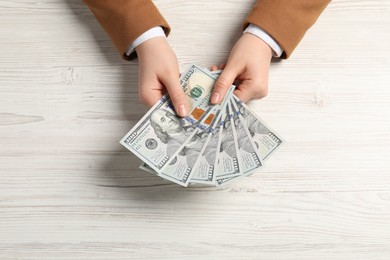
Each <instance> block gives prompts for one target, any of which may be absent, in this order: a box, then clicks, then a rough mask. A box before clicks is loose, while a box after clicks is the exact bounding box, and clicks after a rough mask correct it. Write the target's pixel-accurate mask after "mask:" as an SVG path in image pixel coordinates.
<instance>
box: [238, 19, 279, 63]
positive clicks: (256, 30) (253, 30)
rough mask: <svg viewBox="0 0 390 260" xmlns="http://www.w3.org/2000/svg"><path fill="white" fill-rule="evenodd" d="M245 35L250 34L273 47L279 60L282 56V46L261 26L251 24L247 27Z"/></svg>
mask: <svg viewBox="0 0 390 260" xmlns="http://www.w3.org/2000/svg"><path fill="white" fill-rule="evenodd" d="M244 33H250V34H253V35H255V36H257V37H259V38H260V39H262V40H263V41H264V42H265V43H267V44H268V46H269V47H271V49H272V51H273V55H274V57H278V58H279V57H280V56H281V55H282V53H283V49H282V48H281V47H280V45H279V44H278V43H277V42H276V41H275V40H274V39H273V38H272V37H271V36H270V35H269V34H268V33H267V32H266V31H264V30H263V29H261V28H260V27H259V26H257V25H254V24H249V25H248V27H246V29H245V31H244Z"/></svg>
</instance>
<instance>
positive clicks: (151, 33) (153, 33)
mask: <svg viewBox="0 0 390 260" xmlns="http://www.w3.org/2000/svg"><path fill="white" fill-rule="evenodd" d="M155 37H164V38H165V37H166V36H165V33H164V30H163V29H162V28H161V27H160V26H156V27H153V28H151V29H149V30H147V31H146V32H144V33H143V34H141V35H140V36H138V38H137V39H135V40H134V41H133V42H132V43H131V44H130V45H129V47H127V49H126V51H125V53H126V55H127V56H130V54H131V53H133V52H134V50H135V48H137V46H138V45H140V44H141V43H143V42H144V41H147V40H150V39H152V38H155Z"/></svg>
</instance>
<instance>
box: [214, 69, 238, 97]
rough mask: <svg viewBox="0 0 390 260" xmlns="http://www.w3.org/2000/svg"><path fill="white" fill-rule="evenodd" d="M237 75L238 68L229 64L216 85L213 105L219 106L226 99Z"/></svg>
mask: <svg viewBox="0 0 390 260" xmlns="http://www.w3.org/2000/svg"><path fill="white" fill-rule="evenodd" d="M237 75H238V68H237V66H235V65H231V63H230V64H229V63H228V64H227V65H226V67H225V69H224V70H223V71H222V73H221V75H220V76H219V77H218V79H217V81H216V82H215V84H214V91H213V94H212V96H211V103H212V104H217V103H219V102H221V101H222V100H223V99H224V97H225V95H226V92H227V90H228V89H229V87H230V86H231V85H232V84H233V82H234V80H235V79H236V77H237Z"/></svg>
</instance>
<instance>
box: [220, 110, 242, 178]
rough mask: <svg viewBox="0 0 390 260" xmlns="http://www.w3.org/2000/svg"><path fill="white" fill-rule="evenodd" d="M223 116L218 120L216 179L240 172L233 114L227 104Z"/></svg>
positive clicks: (239, 173)
mask: <svg viewBox="0 0 390 260" xmlns="http://www.w3.org/2000/svg"><path fill="white" fill-rule="evenodd" d="M225 111H226V112H225V117H224V118H223V120H221V121H220V128H219V141H218V147H217V164H216V167H217V170H216V179H221V178H229V177H235V176H238V175H241V174H242V170H241V161H240V158H239V156H238V143H237V135H236V133H235V128H234V125H233V124H234V122H233V114H232V113H231V112H232V111H231V108H230V106H229V105H227V106H226V108H225Z"/></svg>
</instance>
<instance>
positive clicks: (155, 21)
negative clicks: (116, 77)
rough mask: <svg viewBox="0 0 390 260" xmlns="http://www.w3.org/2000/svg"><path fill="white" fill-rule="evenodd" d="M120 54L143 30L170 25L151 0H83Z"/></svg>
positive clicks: (166, 27) (167, 30)
mask: <svg viewBox="0 0 390 260" xmlns="http://www.w3.org/2000/svg"><path fill="white" fill-rule="evenodd" d="M84 2H85V3H86V5H88V7H89V8H90V9H91V11H92V13H93V14H94V15H95V16H96V19H97V20H98V21H99V23H100V24H101V25H102V27H103V28H104V30H105V31H106V32H107V34H108V35H109V36H110V38H111V40H112V41H113V43H114V45H115V46H116V48H117V49H118V50H119V52H120V53H121V55H123V56H124V57H125V54H124V53H125V50H126V49H127V47H128V46H129V45H130V44H131V43H132V42H133V41H134V40H135V39H137V37H138V36H140V35H141V34H142V33H144V32H145V31H147V30H149V29H151V28H153V27H156V26H161V27H162V28H163V29H164V31H165V34H166V35H168V34H169V32H170V27H169V24H168V23H167V21H165V19H164V17H163V16H162V15H161V14H160V12H159V11H158V9H157V7H156V6H155V5H154V4H153V2H152V1H151V0H84Z"/></svg>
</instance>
